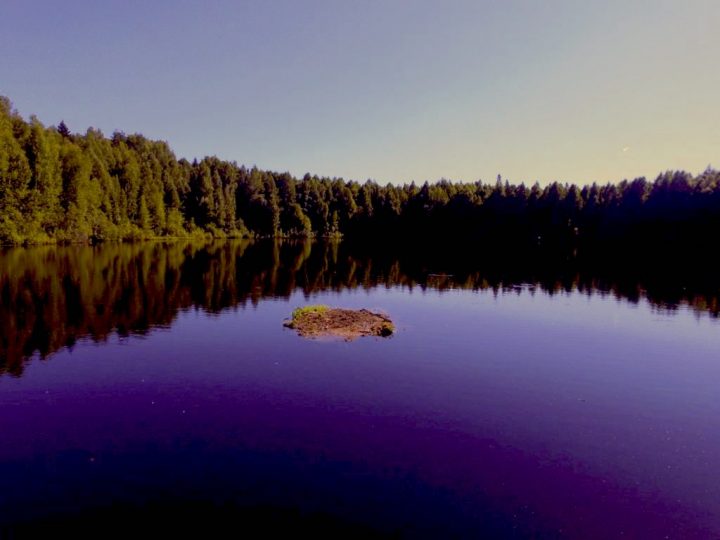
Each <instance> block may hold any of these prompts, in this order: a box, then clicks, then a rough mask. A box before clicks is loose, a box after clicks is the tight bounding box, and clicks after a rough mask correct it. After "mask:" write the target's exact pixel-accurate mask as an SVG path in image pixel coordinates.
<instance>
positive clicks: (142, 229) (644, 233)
mask: <svg viewBox="0 0 720 540" xmlns="http://www.w3.org/2000/svg"><path fill="white" fill-rule="evenodd" d="M718 227H720V172H718V171H716V170H712V169H710V168H708V169H707V170H706V171H705V172H704V173H702V174H700V175H698V176H693V175H691V174H689V173H686V172H666V173H663V174H661V175H660V176H658V177H657V179H655V180H654V181H652V182H650V181H647V180H646V179H644V178H638V179H635V180H632V181H623V182H620V183H619V184H607V185H598V184H592V185H586V186H582V187H580V186H576V185H568V184H560V183H552V184H549V185H547V186H545V187H541V186H540V185H539V184H537V183H536V184H534V185H532V186H529V187H528V186H526V185H524V184H519V185H515V184H510V183H508V182H503V181H502V180H501V178H500V177H498V179H497V182H495V183H491V184H488V183H483V182H475V183H453V182H449V181H445V180H441V181H439V182H436V183H432V184H430V183H425V184H423V185H420V186H418V185H416V184H415V183H411V184H405V185H401V186H394V185H386V186H381V185H379V184H377V183H376V182H373V181H370V180H368V181H367V182H365V183H363V184H360V183H358V182H355V181H345V180H343V179H338V178H332V179H331V178H319V177H317V176H311V175H309V174H306V175H305V176H304V177H303V178H302V179H300V180H298V179H296V178H294V177H293V176H291V175H290V174H289V173H275V172H270V171H263V170H259V169H257V168H256V167H253V168H247V167H245V166H241V165H238V164H237V163H235V162H228V161H222V160H220V159H218V158H216V157H206V158H204V159H203V160H201V161H197V160H195V161H193V162H192V163H191V162H189V161H187V160H185V159H180V160H178V159H177V158H176V157H175V155H174V154H173V152H172V151H171V150H170V147H169V146H168V144H167V143H165V142H161V141H151V140H148V139H146V138H145V137H143V136H142V135H125V134H124V133H119V132H116V133H114V134H113V135H112V136H111V137H109V138H108V137H105V136H104V135H103V134H102V133H101V132H100V131H98V130H96V129H92V128H90V129H88V130H87V132H86V133H85V134H84V135H79V134H73V133H71V132H70V130H69V129H68V128H67V126H65V124H64V123H62V122H61V123H60V125H59V126H57V127H45V126H43V124H42V123H41V122H40V121H39V120H38V119H37V118H35V117H31V118H30V120H29V121H25V120H24V119H23V118H22V117H21V116H20V115H19V114H18V113H17V112H16V111H14V110H13V108H12V105H11V103H10V101H9V100H8V99H7V98H2V97H0V243H4V244H22V243H42V242H54V241H58V242H88V241H90V242H96V241H103V240H127V239H141V238H151V237H162V236H188V235H201V236H212V237H234V236H262V237H282V236H299V237H301V236H302V237H310V236H339V235H341V234H344V235H346V236H353V237H357V238H370V239H373V240H376V239H380V238H388V237H395V238H398V237H399V238H408V237H410V238H415V239H430V238H435V239H447V238H458V239H464V240H467V239H470V240H478V241H484V242H488V243H492V242H507V241H509V240H512V241H514V242H521V243H530V244H537V243H540V244H546V245H553V246H570V247H582V246H583V245H596V244H598V243H609V244H612V243H616V242H624V243H633V244H638V245H642V246H647V245H651V244H652V245H656V246H666V245H667V244H668V243H675V244H679V245H687V244H688V242H690V243H692V244H704V243H707V241H708V239H709V238H711V237H712V236H711V235H712V234H713V233H714V232H716V231H718V230H719V229H718Z"/></svg>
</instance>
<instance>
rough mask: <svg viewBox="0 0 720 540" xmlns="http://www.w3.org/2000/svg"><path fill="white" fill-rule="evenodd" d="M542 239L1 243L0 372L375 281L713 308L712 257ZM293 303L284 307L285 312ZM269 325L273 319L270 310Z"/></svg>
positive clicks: (715, 313)
mask: <svg viewBox="0 0 720 540" xmlns="http://www.w3.org/2000/svg"><path fill="white" fill-rule="evenodd" d="M543 253H544V252H543V251H542V250H537V249H531V250H524V251H517V250H514V251H513V252H512V254H507V253H497V252H492V251H487V250H477V251H476V252H470V253H468V252H458V250H454V249H445V248H443V247H442V246H436V248H435V249H430V248H428V249H425V250H417V249H412V247H411V246H407V247H406V248H400V249H397V248H393V249H388V250H384V249H376V248H375V247H373V249H367V246H366V245H364V244H361V245H355V244H354V243H353V242H352V241H342V242H339V241H335V240H329V241H322V240H311V239H303V240H294V239H280V240H274V241H254V240H251V239H237V240H230V241H215V242H204V241H193V240H182V241H173V242H142V243H122V244H121V243H112V244H109V243H108V244H104V245H101V246H85V245H74V246H63V247H55V246H33V247H30V248H27V249H17V248H7V249H5V250H4V252H2V260H3V264H2V265H0V320H2V321H3V332H2V334H0V376H2V375H3V373H10V374H13V375H17V376H19V375H21V374H22V370H23V366H24V365H25V362H26V361H27V360H28V359H30V358H32V357H37V356H40V357H41V358H45V357H47V356H49V355H51V354H52V353H53V352H55V351H57V350H59V349H62V348H63V347H72V346H73V345H74V344H75V343H76V342H77V341H78V340H80V339H84V338H90V339H92V340H94V341H97V342H102V341H104V340H106V339H108V338H109V337H110V336H112V335H116V334H117V335H120V336H129V335H142V334H146V333H148V332H150V331H151V330H152V329H153V328H154V327H157V326H167V325H169V324H172V322H173V321H174V320H175V318H176V317H177V316H178V313H179V312H180V311H182V310H184V309H188V308H191V307H195V308H198V309H202V310H203V311H205V312H208V313H219V312H220V311H222V310H225V309H238V308H244V307H249V306H254V305H257V304H259V303H260V302H262V301H263V299H266V298H271V299H278V298H286V299H288V298H290V297H291V295H293V294H294V293H295V292H297V291H300V292H302V294H303V295H304V296H305V298H306V299H309V298H311V297H312V296H313V295H315V294H317V293H318V292H320V291H342V290H345V289H353V290H354V289H357V288H367V289H371V288H374V287H377V286H384V287H402V288H406V289H408V290H410V291H412V290H418V291H426V290H434V291H438V292H439V293H442V292H443V291H445V290H455V289H469V290H490V291H492V292H493V293H494V294H540V293H541V292H543V293H545V294H550V295H553V294H563V293H565V292H569V291H578V292H581V293H583V294H587V295H588V296H590V295H597V294H599V295H612V296H613V297H615V298H618V299H623V300H624V301H629V302H639V301H642V300H646V301H648V302H649V303H650V304H651V305H652V306H653V307H654V308H655V309H659V310H670V311H672V310H675V309H677V307H678V306H687V307H689V308H691V309H692V310H693V311H694V312H695V313H696V314H697V315H698V316H701V315H708V316H710V317H713V318H717V317H719V316H720V288H718V276H717V273H716V272H715V270H714V267H711V266H709V267H706V268H701V269H698V268H697V266H696V265H693V264H688V263H689V261H687V260H685V259H682V260H676V261H668V262H667V263H666V264H663V265H658V264H657V263H656V261H652V260H646V259H643V260H637V261H634V262H633V263H632V264H628V260H627V258H626V257H622V258H621V260H620V261H619V263H618V261H613V260H611V259H608V258H607V257H602V258H601V259H599V260H598V259H590V260H584V259H582V258H577V257H576V258H569V259H563V258H558V257H555V256H550V257H545V256H543ZM292 307H294V305H289V306H288V315H289V314H290V311H291V309H292ZM278 324H279V321H278Z"/></svg>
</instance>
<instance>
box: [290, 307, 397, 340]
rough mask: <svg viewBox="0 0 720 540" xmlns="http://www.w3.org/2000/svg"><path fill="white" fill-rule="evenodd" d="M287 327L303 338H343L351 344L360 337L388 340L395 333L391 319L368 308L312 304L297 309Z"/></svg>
mask: <svg viewBox="0 0 720 540" xmlns="http://www.w3.org/2000/svg"><path fill="white" fill-rule="evenodd" d="M285 326H287V327H288V328H293V329H294V330H297V332H298V334H300V335H301V336H303V337H309V338H316V337H340V338H343V339H345V340H346V341H352V340H353V339H356V338H358V337H361V336H380V337H388V336H391V335H392V334H393V333H394V332H395V325H393V323H392V321H391V320H390V318H389V317H387V316H386V315H384V314H382V313H375V312H372V311H369V310H367V309H357V310H354V309H342V308H331V307H329V306H325V305H311V306H304V307H299V308H297V309H295V310H294V311H293V312H292V318H290V319H289V320H287V321H285Z"/></svg>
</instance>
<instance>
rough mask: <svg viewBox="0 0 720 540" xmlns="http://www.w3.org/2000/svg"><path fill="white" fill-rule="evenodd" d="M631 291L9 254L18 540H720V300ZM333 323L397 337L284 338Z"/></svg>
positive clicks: (150, 251) (700, 288) (248, 249)
mask: <svg viewBox="0 0 720 540" xmlns="http://www.w3.org/2000/svg"><path fill="white" fill-rule="evenodd" d="M681 266H682V265H681ZM619 268H622V261H620V262H619V263H618V264H617V265H615V266H613V265H612V264H610V263H608V264H607V265H592V264H590V265H587V264H583V263H581V262H577V261H574V260H568V259H567V258H566V259H560V260H558V259H553V258H547V257H540V256H539V255H538V254H533V253H531V254H517V253H516V254H508V253H505V254H498V255H492V256H491V255H483V254H482V253H481V250H480V249H479V248H478V247H474V246H467V247H466V249H460V250H458V249H455V248H453V249H450V248H448V247H445V249H439V250H438V252H437V253H432V252H431V250H430V249H429V248H428V249H426V250H424V251H423V253H422V254H418V253H417V252H413V251H412V250H409V249H404V250H403V249H401V248H398V249H396V250H377V251H376V252H374V251H373V250H372V249H370V248H368V247H356V246H351V245H349V244H347V243H345V242H342V243H338V242H335V243H332V242H321V241H317V242H309V241H308V242H291V241H285V242H272V241H262V242H261V241H258V242H250V241H228V242H216V243H210V244H205V245H203V244H193V243H189V242H175V243H140V244H121V245H104V246H95V247H93V246H68V247H52V246H50V247H33V248H14V249H6V250H4V251H2V252H0V325H1V327H2V333H1V334H0V336H1V339H0V411H1V414H0V536H3V535H5V536H8V537H22V536H24V535H31V534H36V533H39V532H44V531H47V530H53V531H57V530H60V529H58V528H63V527H65V528H67V529H73V530H75V531H84V532H86V533H88V534H90V533H92V532H93V531H95V532H97V531H103V532H105V533H108V532H109V533H112V532H113V531H115V532H117V531H120V530H129V531H133V530H138V529H135V527H138V525H137V523H139V520H141V519H142V520H144V522H145V525H143V527H145V529H142V530H145V531H147V530H151V529H154V530H156V531H157V532H160V533H162V532H167V531H180V532H188V531H191V530H195V531H200V532H204V533H207V532H209V531H213V530H215V531H230V532H233V531H234V532H237V533H243V532H248V531H249V530H255V528H256V527H263V528H264V530H265V532H278V531H294V532H296V533H297V532H299V531H303V532H312V533H314V534H320V535H323V534H326V535H328V536H330V535H336V534H343V535H346V536H363V537H367V536H396V537H397V536H400V537H453V536H454V537H474V538H477V537H483V536H484V537H493V538H526V537H533V538H619V537H627V538H684V539H687V538H717V537H720V482H719V481H718V479H720V391H719V390H718V389H720V321H719V320H718V312H719V305H720V304H719V302H718V291H719V290H720V289H718V286H717V283H711V282H706V281H702V282H701V281H700V280H693V272H692V271H688V272H687V273H686V274H682V273H674V272H669V271H661V270H660V267H652V266H650V265H649V266H648V267H646V268H642V269H636V270H632V269H627V268H626V269H625V270H621V269H619ZM314 303H322V304H328V305H332V306H340V307H348V308H361V307H365V308H369V309H376V310H381V311H384V312H386V313H388V314H390V316H391V317H392V318H393V320H394V322H395V325H396V327H397V332H396V333H395V335H393V336H392V337H390V338H367V337H366V338H361V339H358V340H356V341H352V342H345V341H333V340H307V339H303V338H301V337H299V336H298V335H297V334H296V333H295V332H294V331H292V330H291V329H288V328H284V327H283V324H282V323H283V320H284V319H285V318H287V317H289V316H290V313H291V312H292V310H293V309H294V308H296V307H298V306H303V305H307V304H314Z"/></svg>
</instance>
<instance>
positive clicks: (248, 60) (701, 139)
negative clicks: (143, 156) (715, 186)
mask: <svg viewBox="0 0 720 540" xmlns="http://www.w3.org/2000/svg"><path fill="white" fill-rule="evenodd" d="M0 95H6V96H7V97H9V98H10V99H11V100H12V101H13V103H14V104H15V106H16V108H17V109H18V110H19V111H20V113H21V114H22V115H23V116H25V117H28V116H29V115H30V114H36V115H37V116H38V117H39V118H40V120H41V121H43V123H45V124H47V125H50V124H53V125H54V124H57V123H59V121H60V120H61V119H64V120H65V122H66V123H67V125H68V126H69V127H70V129H71V130H72V131H79V132H84V131H85V130H86V128H87V127H88V126H94V127H97V128H100V129H101V130H102V131H103V132H104V133H105V134H107V135H109V134H111V133H112V132H113V131H115V130H120V131H125V132H127V133H134V132H139V133H143V134H144V135H146V136H148V137H150V138H153V139H163V140H166V141H168V142H169V143H170V146H171V147H172V148H173V149H174V150H175V152H176V154H177V155H178V157H187V158H188V159H192V158H193V157H203V156H205V155H213V154H214V155H217V156H219V157H221V158H223V159H229V160H235V161H237V162H239V163H244V164H246V165H253V164H257V165H258V166H259V167H262V168H266V169H272V170H278V171H290V172H291V173H293V174H295V175H298V176H301V175H303V174H304V173H305V172H312V173H317V174H319V175H325V176H337V177H343V178H345V179H355V180H360V181H363V180H365V179H367V178H373V179H376V180H378V181H379V182H382V183H385V182H387V181H392V182H406V181H410V180H415V181H420V182H421V181H424V180H436V179H439V178H442V177H444V178H450V179H454V180H465V181H474V180H477V179H483V180H485V181H494V180H495V177H496V175H497V174H498V173H501V174H502V175H503V177H504V178H508V179H510V180H511V181H513V182H519V181H525V182H533V181H535V180H539V181H540V182H541V183H545V182H548V181H552V180H559V181H569V182H577V183H586V182H592V181H599V182H607V181H619V180H622V179H623V178H633V177H636V176H647V177H649V178H653V177H654V176H655V175H656V174H657V173H658V172H660V171H663V170H666V169H685V170H689V171H690V172H693V173H696V172H700V171H702V170H703V169H704V168H705V167H706V166H707V165H708V164H713V165H714V166H715V167H718V166H720V1H718V0H707V1H706V0H684V1H681V0H674V1H665V0H648V1H628V0H625V1H613V0H602V1H590V0H584V1H563V2H560V1H552V0H548V1H525V2H518V1H512V0H507V1H497V2H490V1H480V0H467V1H465V0H462V1H461V0H437V1H424V0H414V1H400V0H380V1H375V0H352V1H351V0H347V1H345V0H327V1H314V0H313V1H311V0H303V1H301V0H288V1H274V0H258V1H253V2H241V1H232V0H222V1H212V0H205V1H202V2H201V1H197V2H189V1H173V2H170V1H160V0H143V1H133V0H122V1H97V0H88V1H84V2H81V1H72V0H64V1H57V0H52V1H51V0H47V1H39V0H38V1H33V0H0Z"/></svg>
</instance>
